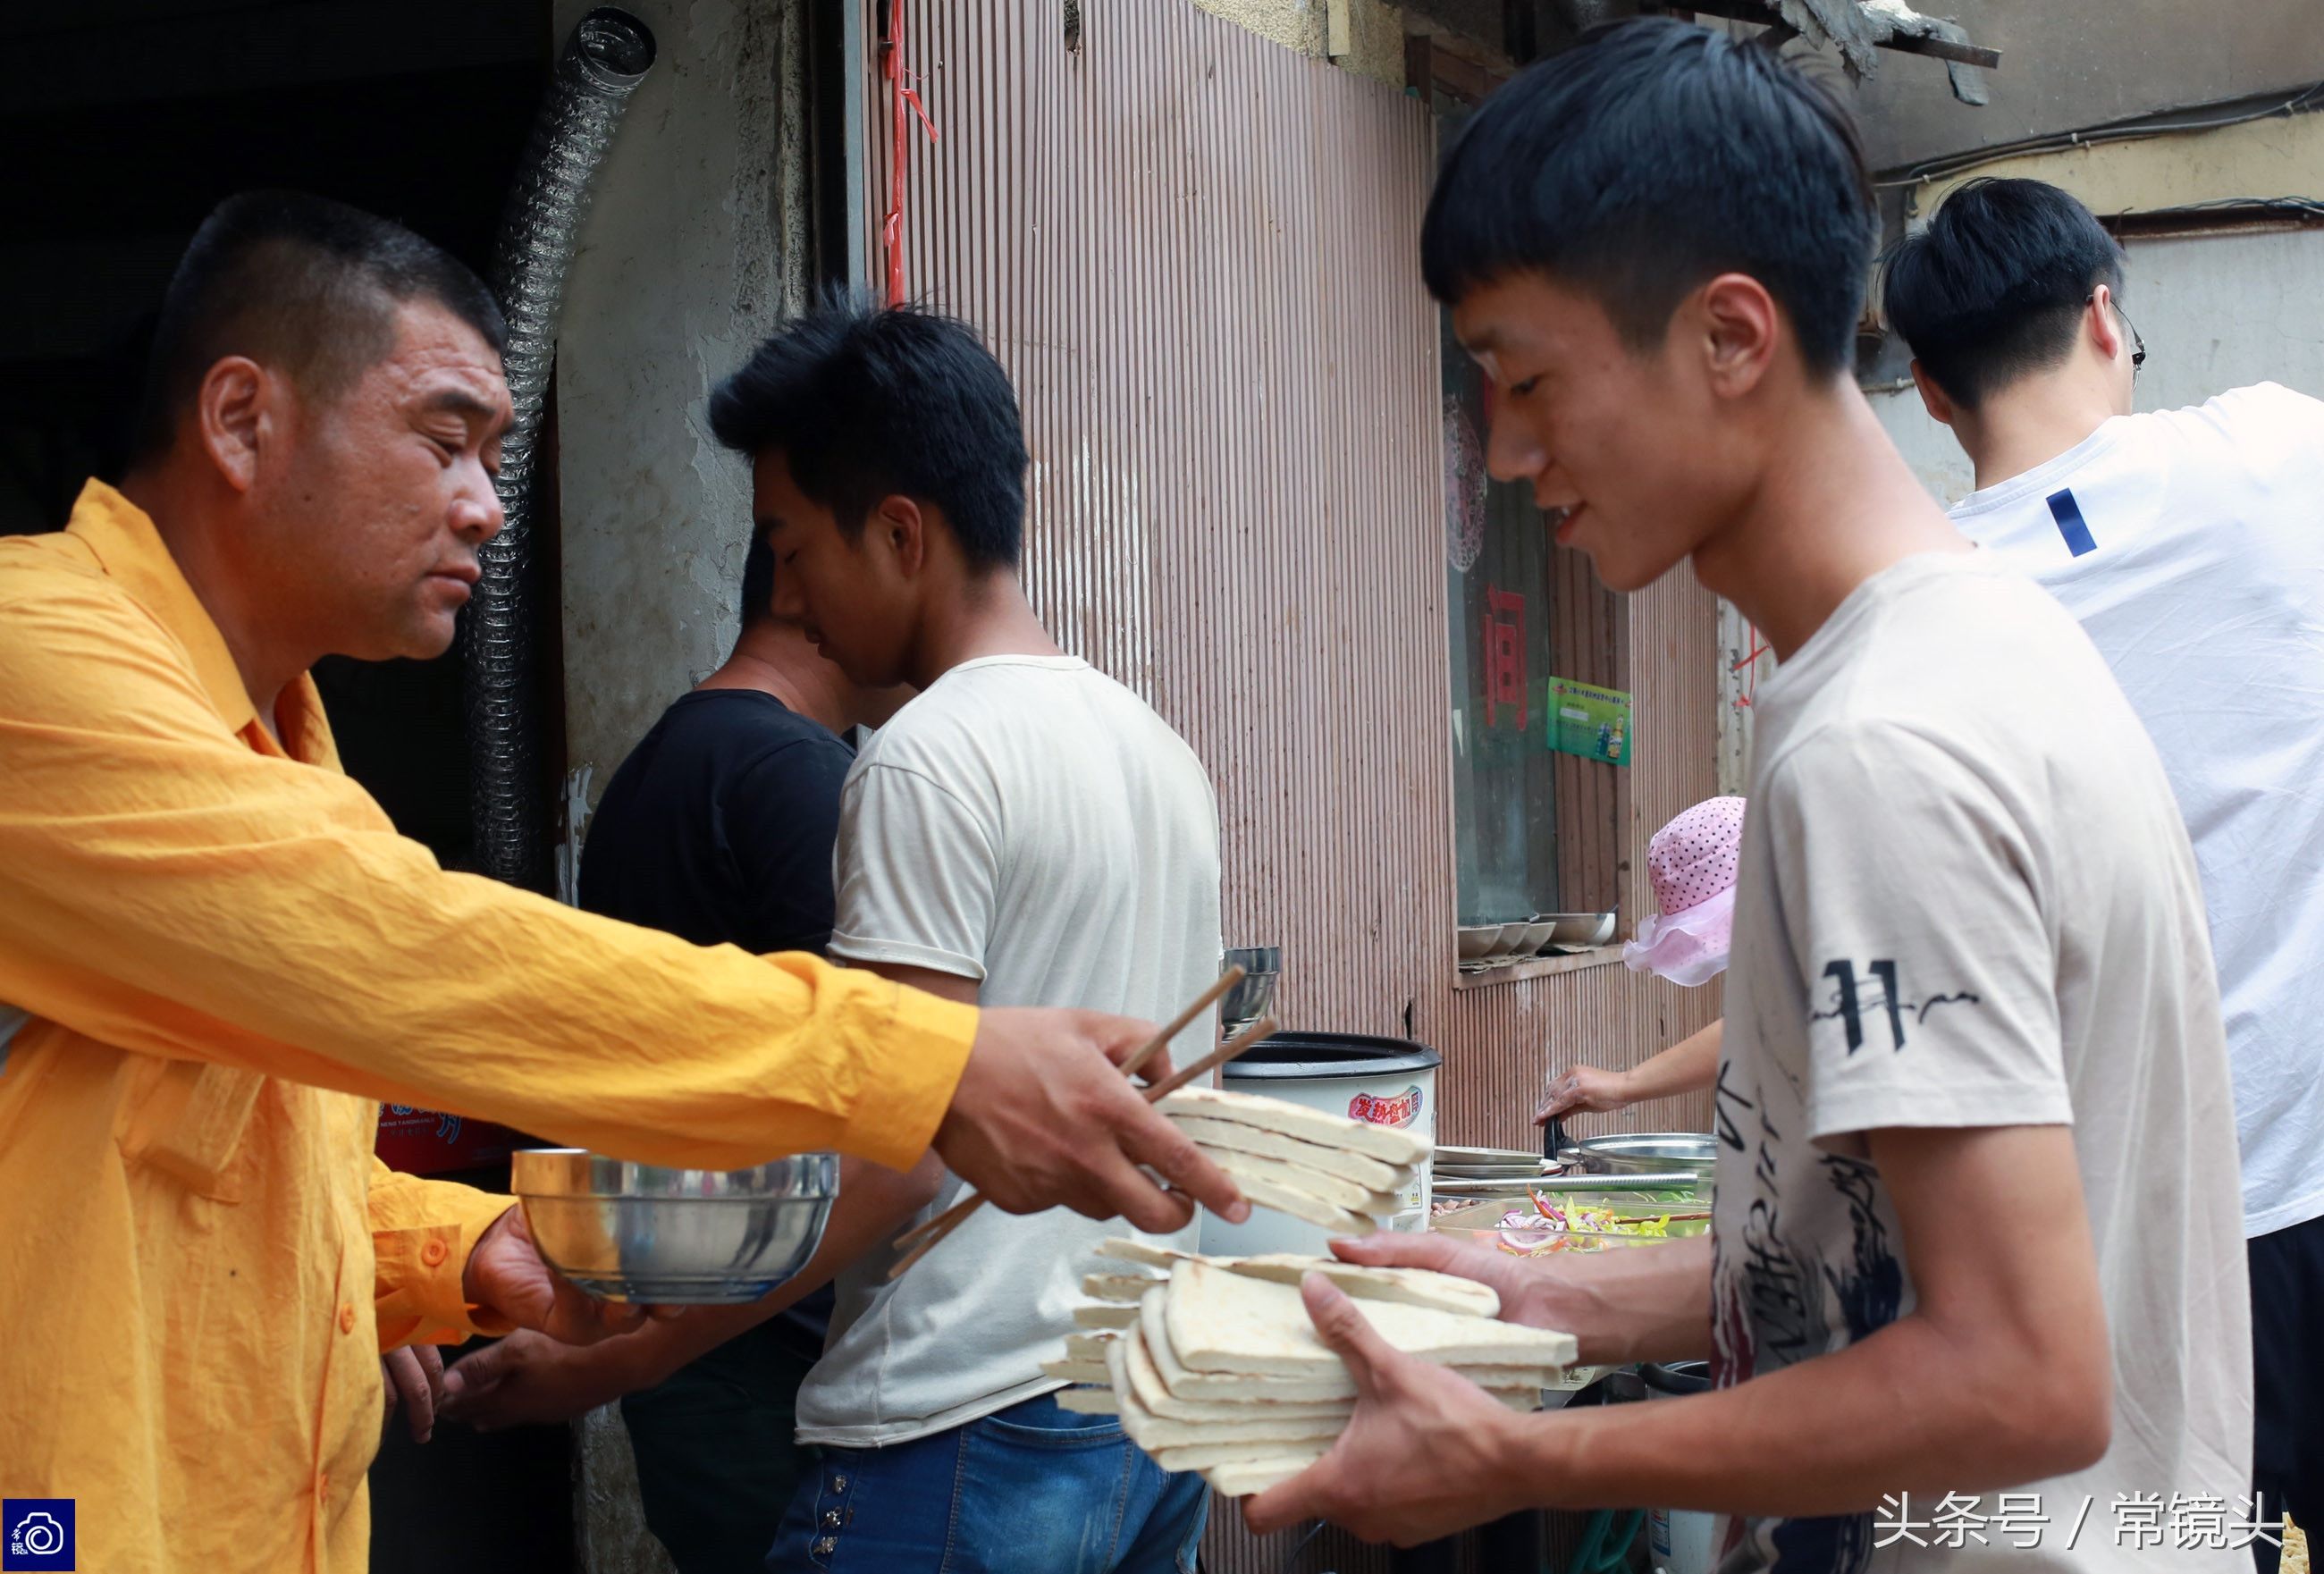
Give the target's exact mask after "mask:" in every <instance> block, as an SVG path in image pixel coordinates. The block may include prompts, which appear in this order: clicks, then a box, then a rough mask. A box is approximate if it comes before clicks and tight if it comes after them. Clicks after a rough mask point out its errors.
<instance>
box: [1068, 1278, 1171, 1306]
mask: <svg viewBox="0 0 2324 1574" xmlns="http://www.w3.org/2000/svg"><path fill="white" fill-rule="evenodd" d="M1161 1282H1162V1281H1161V1280H1159V1279H1157V1277H1155V1276H1154V1275H1152V1274H1084V1275H1082V1293H1083V1294H1084V1295H1086V1296H1088V1297H1089V1298H1090V1299H1091V1300H1093V1301H1119V1302H1121V1303H1122V1304H1123V1305H1125V1306H1135V1305H1137V1304H1138V1298H1139V1296H1141V1295H1143V1294H1145V1293H1146V1292H1148V1290H1151V1289H1152V1288H1154V1286H1155V1285H1157V1284H1160V1283H1161Z"/></svg>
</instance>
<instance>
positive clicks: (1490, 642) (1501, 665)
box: [1485, 585, 1526, 732]
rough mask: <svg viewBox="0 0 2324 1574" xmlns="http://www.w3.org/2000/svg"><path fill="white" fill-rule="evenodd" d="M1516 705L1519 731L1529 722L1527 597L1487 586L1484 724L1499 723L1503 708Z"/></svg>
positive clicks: (1489, 725) (1491, 725) (1492, 725)
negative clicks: (1527, 705) (1527, 714)
mask: <svg viewBox="0 0 2324 1574" xmlns="http://www.w3.org/2000/svg"><path fill="white" fill-rule="evenodd" d="M1503 705H1514V706H1516V707H1517V731H1518V732H1524V731H1525V724H1526V643H1525V597H1524V596H1522V595H1519V594H1517V592H1516V591H1513V590H1500V589H1498V588H1496V587H1494V586H1492V585H1487V586H1486V587H1485V725H1486V726H1488V727H1495V726H1499V724H1500V714H1501V707H1502V706H1503Z"/></svg>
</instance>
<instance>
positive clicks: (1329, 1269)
mask: <svg viewBox="0 0 2324 1574" xmlns="http://www.w3.org/2000/svg"><path fill="white" fill-rule="evenodd" d="M1097 1255H1098V1256H1102V1257H1115V1258H1119V1259H1120V1260H1121V1261H1123V1262H1132V1263H1142V1264H1144V1265H1146V1266H1148V1267H1155V1268H1167V1267H1170V1266H1172V1265H1174V1264H1176V1263H1209V1264H1211V1265H1212V1266H1214V1267H1221V1268H1225V1269H1227V1270H1228V1271H1229V1272H1231V1273H1237V1274H1248V1275H1250V1276H1251V1277H1252V1278H1254V1279H1271V1280H1273V1281H1275V1283H1277V1284H1297V1283H1299V1281H1300V1279H1301V1278H1302V1277H1304V1276H1305V1275H1307V1274H1310V1273H1316V1274H1321V1275H1323V1276H1324V1277H1325V1278H1327V1279H1329V1280H1331V1281H1332V1283H1333V1284H1337V1285H1338V1286H1339V1287H1340V1288H1341V1289H1342V1290H1344V1291H1346V1292H1347V1293H1349V1294H1351V1295H1352V1296H1354V1297H1355V1298H1356V1299H1357V1300H1359V1301H1404V1302H1410V1303H1411V1304H1412V1305H1415V1306H1434V1307H1436V1308H1438V1309H1439V1310H1441V1311H1444V1312H1474V1313H1476V1314H1477V1315H1478V1316H1480V1317H1499V1315H1500V1314H1501V1298H1500V1296H1499V1294H1497V1293H1495V1292H1494V1290H1493V1288H1492V1286H1491V1285H1489V1284H1479V1283H1477V1281H1476V1280H1474V1279H1463V1278H1462V1277H1461V1276H1460V1275H1456V1274H1440V1273H1438V1272H1436V1271H1435V1270H1434V1268H1375V1267H1369V1266H1365V1265H1363V1264H1360V1263H1343V1262H1342V1261H1340V1259H1339V1258H1337V1257H1318V1256H1305V1255H1303V1254H1301V1253H1298V1252H1266V1253H1262V1254H1261V1255H1259V1256H1252V1257H1230V1256H1215V1257H1213V1256H1203V1254H1202V1253H1200V1252H1190V1251H1181V1250H1180V1249H1179V1248H1178V1247H1173V1246H1152V1245H1149V1244H1148V1243H1147V1242H1145V1241H1142V1240H1132V1239H1130V1238H1129V1237H1127V1236H1116V1237H1114V1238H1111V1239H1109V1240H1105V1241H1102V1242H1100V1243H1099V1244H1098V1247H1097Z"/></svg>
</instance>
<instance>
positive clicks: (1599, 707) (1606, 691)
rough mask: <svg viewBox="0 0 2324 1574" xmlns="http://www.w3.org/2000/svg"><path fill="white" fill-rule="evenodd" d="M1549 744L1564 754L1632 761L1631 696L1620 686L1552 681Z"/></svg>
mask: <svg viewBox="0 0 2324 1574" xmlns="http://www.w3.org/2000/svg"><path fill="white" fill-rule="evenodd" d="M1549 700H1550V703H1549V706H1548V710H1549V746H1550V747H1551V748H1552V749H1554V750H1557V751H1558V752H1559V753H1561V754H1578V755H1580V756H1581V757H1582V759H1602V760H1604V761H1605V762H1606V763H1607V764H1609V765H1628V764H1629V763H1630V696H1629V695H1627V694H1624V693H1623V692H1622V691H1621V690H1620V689H1618V688H1600V687H1599V686H1597V685H1596V684H1591V683H1576V682H1574V681H1573V680H1572V678H1569V677H1553V678H1551V679H1550V680H1549Z"/></svg>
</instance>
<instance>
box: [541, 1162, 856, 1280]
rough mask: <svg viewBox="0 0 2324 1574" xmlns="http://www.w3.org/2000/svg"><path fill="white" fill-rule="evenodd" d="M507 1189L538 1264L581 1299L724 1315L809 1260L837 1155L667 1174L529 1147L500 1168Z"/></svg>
mask: <svg viewBox="0 0 2324 1574" xmlns="http://www.w3.org/2000/svg"><path fill="white" fill-rule="evenodd" d="M510 1190H512V1191H513V1192H515V1193H516V1195H517V1197H518V1199H519V1200H520V1201H521V1202H522V1203H523V1205H524V1218H525V1222H526V1223H527V1224H528V1225H530V1227H531V1229H532V1238H533V1243H534V1245H535V1246H537V1247H539V1250H540V1255H541V1256H542V1258H543V1259H544V1260H545V1261H547V1262H548V1263H549V1266H551V1267H554V1268H555V1269H556V1270H557V1271H558V1273H560V1274H563V1275H565V1276H566V1277H567V1278H568V1279H570V1280H572V1281H573V1282H574V1283H575V1284H578V1285H579V1286H580V1287H581V1288H582V1289H584V1290H586V1291H587V1292H588V1293H590V1294H592V1295H595V1296H599V1297H601V1298H603V1299H604V1300H607V1301H622V1302H641V1303H647V1304H657V1305H671V1306H724V1305H733V1304H736V1303H739V1302H749V1301H756V1300H757V1299H759V1297H761V1295H764V1294H765V1293H767V1292H768V1291H770V1290H771V1289H773V1288H774V1287H775V1286H776V1285H778V1284H781V1283H782V1282H783V1281H784V1280H785V1279H788V1278H789V1277H790V1276H791V1275H794V1274H796V1273H798V1271H799V1269H800V1268H801V1267H803V1266H806V1263H807V1258H809V1257H811V1256H814V1255H815V1248H816V1246H817V1245H818V1244H820V1243H821V1241H822V1239H823V1227H824V1225H825V1221H826V1220H828V1219H829V1218H830V1216H831V1204H832V1202H833V1201H834V1200H835V1199H836V1198H837V1197H838V1195H839V1155H837V1154H832V1153H807V1154H798V1155H793V1156H792V1157H789V1158H786V1159H778V1160H776V1161H775V1162H774V1163H772V1164H757V1165H753V1166H752V1168H750V1169H746V1170H679V1169H665V1168H663V1167H661V1166H659V1165H657V1164H625V1163H623V1162H622V1160H620V1159H613V1158H607V1157H605V1156H604V1155H602V1154H594V1153H589V1152H587V1151H586V1150H584V1149H581V1148H577V1147H551V1148H530V1149H526V1150H524V1151H521V1152H520V1153H518V1154H516V1155H513V1157H512V1161H511V1174H510Z"/></svg>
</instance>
